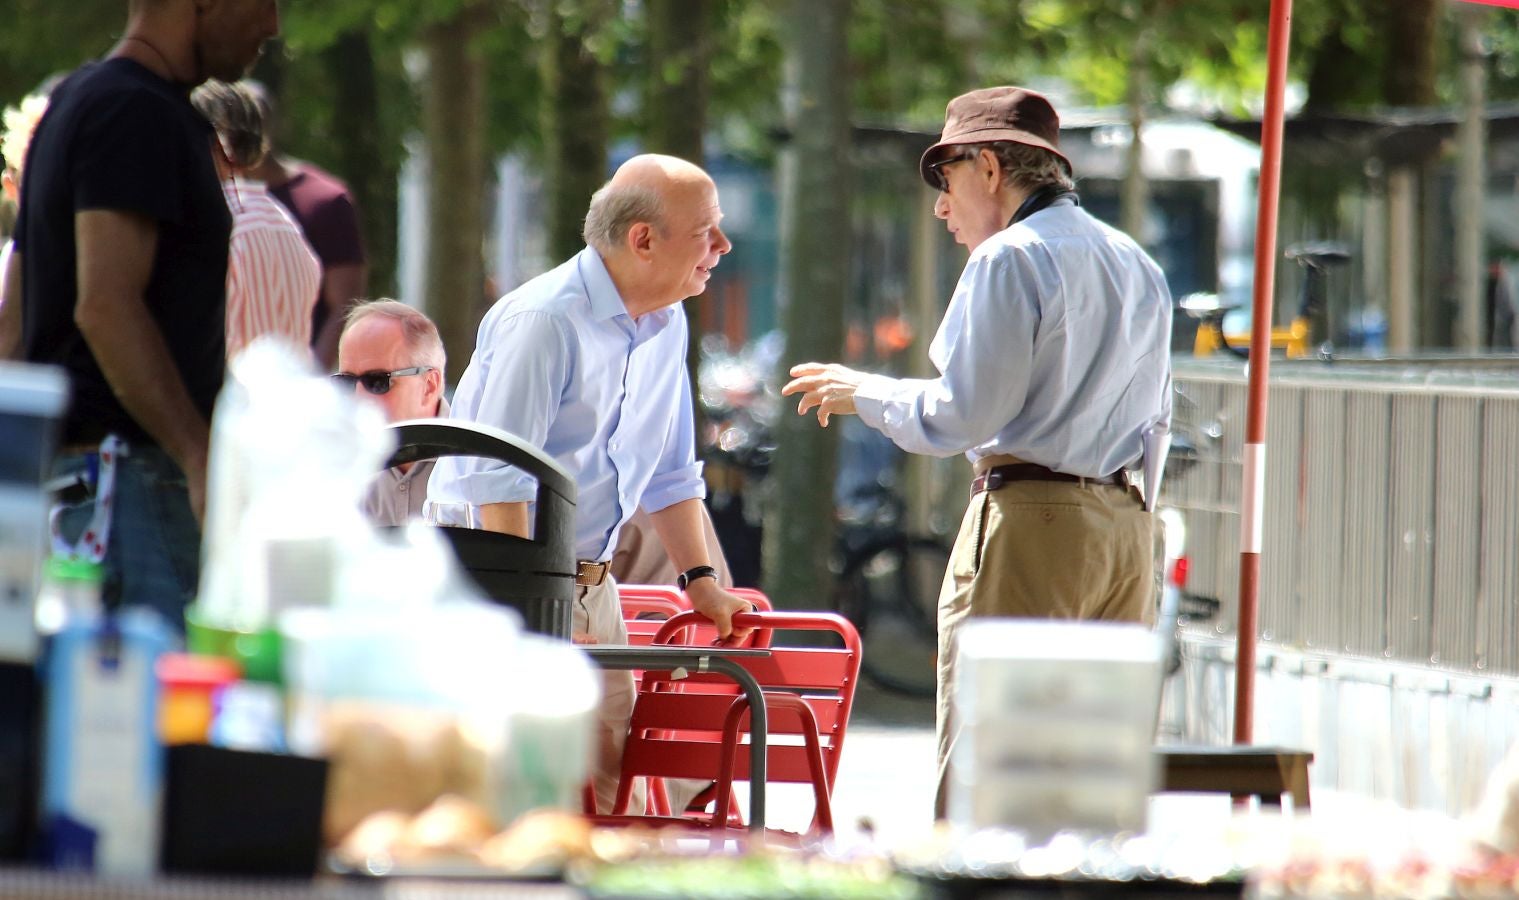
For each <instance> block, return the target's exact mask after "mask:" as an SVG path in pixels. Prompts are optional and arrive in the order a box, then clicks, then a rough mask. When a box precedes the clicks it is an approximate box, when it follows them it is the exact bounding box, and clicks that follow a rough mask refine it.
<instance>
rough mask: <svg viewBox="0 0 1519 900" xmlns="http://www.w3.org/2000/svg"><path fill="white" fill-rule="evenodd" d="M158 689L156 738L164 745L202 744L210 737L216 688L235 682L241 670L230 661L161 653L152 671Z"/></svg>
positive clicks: (187, 654)
mask: <svg viewBox="0 0 1519 900" xmlns="http://www.w3.org/2000/svg"><path fill="white" fill-rule="evenodd" d="M155 671H156V673H157V675H158V683H159V686H160V693H159V703H158V736H159V738H160V739H161V740H162V741H163V742H164V743H165V744H204V743H206V739H207V737H208V736H209V735H210V733H211V718H212V715H213V710H214V707H213V705H212V698H213V697H214V695H215V694H216V691H217V689H218V688H220V687H223V686H225V685H228V684H231V683H232V682H234V681H237V680H238V678H240V677H241V676H242V669H241V668H240V667H239V666H238V664H237V663H235V662H233V661H232V660H230V659H222V658H221V657H217V656H195V655H193V654H189V653H165V654H164V655H163V656H160V657H159V658H158V666H157V668H156V669H155Z"/></svg>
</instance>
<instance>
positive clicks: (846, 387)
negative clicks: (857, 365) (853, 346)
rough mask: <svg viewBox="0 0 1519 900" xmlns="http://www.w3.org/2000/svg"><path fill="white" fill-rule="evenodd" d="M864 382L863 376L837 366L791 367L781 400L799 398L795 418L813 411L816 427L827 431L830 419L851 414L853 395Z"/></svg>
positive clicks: (836, 364) (823, 364) (817, 364)
mask: <svg viewBox="0 0 1519 900" xmlns="http://www.w3.org/2000/svg"><path fill="white" fill-rule="evenodd" d="M864 380H865V373H864V372H857V371H855V370H854V369H851V368H849V367H848V366H841V365H839V364H838V363H815V362H808V363H801V364H800V365H795V366H792V367H791V380H790V381H788V382H787V383H786V386H785V387H783V388H781V396H783V397H789V396H791V395H792V394H801V395H802V399H801V400H800V401H798V402H797V404H796V413H797V415H799V416H805V415H807V413H808V412H809V411H811V410H812V409H814V408H816V409H817V411H818V424H819V425H821V426H823V427H824V428H827V427H828V419H829V417H830V416H838V415H853V414H854V412H855V408H854V394H855V391H856V390H858V389H859V387H860V382H862V381H864Z"/></svg>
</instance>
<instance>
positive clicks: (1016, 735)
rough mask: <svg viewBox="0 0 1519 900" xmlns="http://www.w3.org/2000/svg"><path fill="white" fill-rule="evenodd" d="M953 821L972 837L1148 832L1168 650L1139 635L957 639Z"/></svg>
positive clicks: (1053, 633)
mask: <svg viewBox="0 0 1519 900" xmlns="http://www.w3.org/2000/svg"><path fill="white" fill-rule="evenodd" d="M957 640H958V644H957V650H958V654H957V657H956V662H955V679H956V682H955V686H956V689H955V694H954V697H955V707H954V711H953V715H954V717H955V721H957V722H958V723H960V726H961V731H960V734H959V736H958V738H957V740H956V744H955V749H954V755H953V758H952V759H951V766H950V782H949V785H948V797H947V799H948V813H949V818H950V821H951V822H952V823H953V824H954V825H956V826H957V827H960V828H962V829H965V830H977V829H982V828H1012V829H1018V830H1021V831H1023V832H1025V833H1026V834H1027V835H1028V836H1029V838H1030V839H1033V840H1041V839H1044V838H1048V837H1049V836H1051V835H1053V834H1054V833H1055V832H1057V831H1062V830H1075V831H1085V832H1090V833H1094V834H1114V833H1117V832H1119V831H1138V830H1143V828H1144V824H1145V822H1144V817H1145V809H1146V806H1147V798H1148V797H1149V795H1150V793H1151V792H1152V791H1153V790H1154V789H1155V785H1156V766H1155V762H1154V759H1153V753H1152V752H1151V744H1152V740H1153V734H1154V728H1155V716H1156V709H1157V707H1158V704H1159V700H1160V685H1161V642H1160V640H1159V638H1158V637H1157V636H1156V635H1155V634H1154V633H1153V632H1152V631H1151V630H1150V629H1148V628H1145V627H1144V626H1140V625H1128V624H1116V623H1094V622H1060V621H1048V620H1030V619H985V620H978V621H976V622H972V623H970V624H968V625H966V626H965V627H964V628H963V629H962V630H961V631H960V633H959V635H958V638H957Z"/></svg>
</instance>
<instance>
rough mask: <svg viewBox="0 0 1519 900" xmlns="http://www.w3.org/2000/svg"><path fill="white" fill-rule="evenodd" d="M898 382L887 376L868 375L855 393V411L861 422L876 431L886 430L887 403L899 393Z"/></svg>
mask: <svg viewBox="0 0 1519 900" xmlns="http://www.w3.org/2000/svg"><path fill="white" fill-rule="evenodd" d="M898 384H899V382H898V380H897V379H895V378H888V377H887V376H885V375H866V376H865V380H864V381H862V382H860V386H859V387H857V388H855V391H854V411H855V413H856V414H857V415H859V417H860V421H861V422H864V423H865V424H866V425H869V426H870V427H871V428H874V429H875V430H876V431H881V432H884V431H885V430H886V403H887V401H889V400H891V399H892V395H893V394H895V393H896V392H897V385H898Z"/></svg>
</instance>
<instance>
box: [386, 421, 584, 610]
mask: <svg viewBox="0 0 1519 900" xmlns="http://www.w3.org/2000/svg"><path fill="white" fill-rule="evenodd" d="M391 429H392V430H393V431H395V433H396V439H397V444H398V446H397V448H396V452H395V453H393V454H391V457H390V461H389V462H387V463H386V464H385V465H386V466H387V467H390V466H398V465H402V464H404V463H413V462H417V461H418V460H423V459H432V458H434V457H439V456H481V457H485V458H488V459H494V460H499V461H501V462H503V463H506V464H507V465H510V466H514V467H516V468H518V469H521V470H522V471H524V472H526V473H527V474H529V475H531V476H533V477H534V478H536V479H538V496H537V499H536V501H535V503H534V519H533V537H532V539H528V538H520V537H516V536H514V535H509V534H500V533H498V532H494V531H483V530H480V529H475V528H453V527H443V528H441V529H440V530H441V531H442V532H443V534H444V536H445V537H446V538H447V539H448V542H449V543H450V544H451V545H452V546H453V548H454V553H455V554H457V555H458V557H459V562H460V564H461V565H463V567H464V570H465V571H466V572H468V573H469V575H470V577H471V578H473V579H474V581H475V583H476V584H478V585H479V586H480V589H481V590H482V591H484V592H485V594H486V596H488V597H490V598H491V599H492V600H495V601H496V602H497V603H500V604H502V605H503V606H510V607H511V608H512V609H515V610H517V611H518V612H519V613H521V614H522V620H523V622H524V624H525V625H526V627H527V630H528V631H534V632H537V633H539V634H546V635H549V636H551V637H558V638H563V639H565V640H569V638H570V616H571V612H572V610H573V604H574V602H575V482H574V481H573V480H572V479H571V478H570V476H569V474H568V473H566V472H565V471H564V469H563V468H561V467H560V466H559V464H558V463H556V462H554V460H552V459H550V458H549V457H548V456H546V455H544V453H543V451H541V450H539V449H538V448H536V447H534V446H532V445H531V444H528V443H527V442H526V441H523V440H522V439H521V438H519V437H517V436H516V435H513V434H509V433H507V432H505V431H502V430H501V429H499V428H492V427H490V426H488V425H479V424H476V423H474V422H464V421H459V420H452V419H448V420H444V419H412V420H409V421H406V422H397V423H396V424H394V425H392V426H391Z"/></svg>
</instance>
